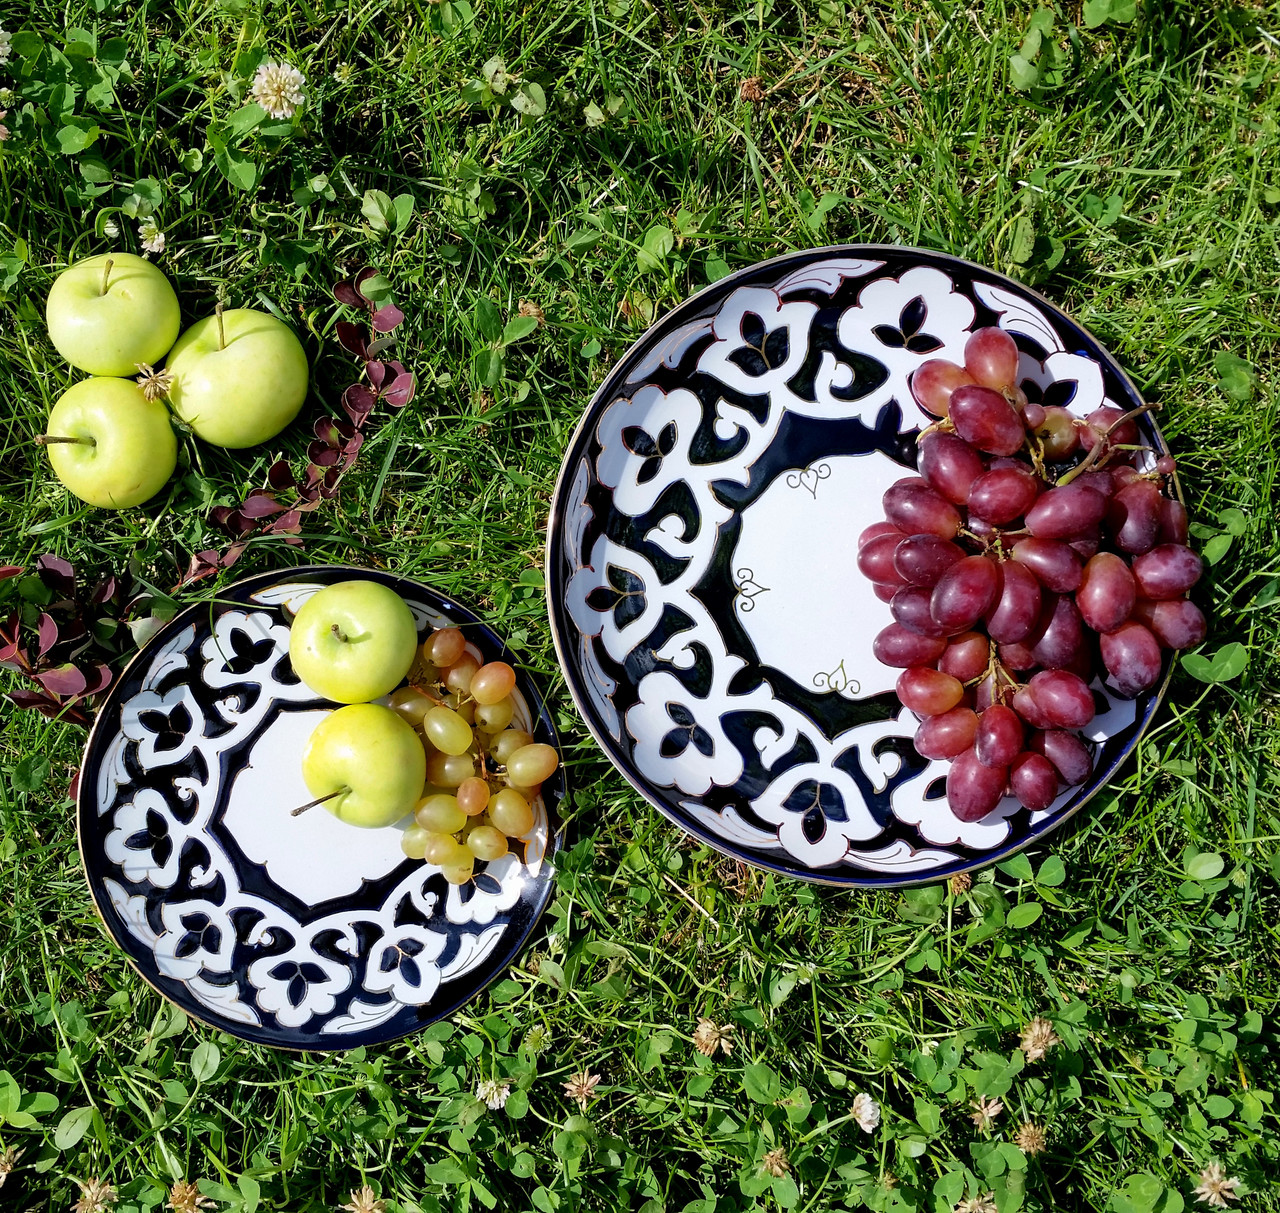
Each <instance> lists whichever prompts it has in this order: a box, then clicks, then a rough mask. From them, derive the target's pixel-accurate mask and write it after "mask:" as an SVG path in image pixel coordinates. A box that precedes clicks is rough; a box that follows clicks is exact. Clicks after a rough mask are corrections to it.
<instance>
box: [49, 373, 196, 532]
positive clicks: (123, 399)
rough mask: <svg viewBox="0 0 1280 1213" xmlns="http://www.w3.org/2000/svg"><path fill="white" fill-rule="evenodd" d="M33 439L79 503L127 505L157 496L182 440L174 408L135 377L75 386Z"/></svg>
mask: <svg viewBox="0 0 1280 1213" xmlns="http://www.w3.org/2000/svg"><path fill="white" fill-rule="evenodd" d="M46 430H47V432H46V433H44V434H42V435H40V437H39V438H38V439H37V440H36V441H37V442H39V443H41V444H42V445H43V446H44V448H45V449H46V450H47V451H48V452H49V462H50V463H51V464H52V465H53V471H54V475H56V476H57V477H58V479H59V480H60V481H61V482H62V483H63V484H64V485H65V486H66V487H67V488H68V489H70V490H71V492H73V493H74V494H75V495H76V496H77V497H79V498H80V499H81V500H82V501H87V502H88V503H89V504H90V505H98V506H102V507H103V508H105V509H112V510H122V509H125V508H127V507H128V506H133V505H141V504H142V502H144V501H146V500H148V499H149V498H151V497H154V496H155V495H156V494H157V493H158V492H159V491H160V489H161V488H162V487H163V486H164V483H165V481H166V480H168V479H169V477H170V476H171V475H173V469H174V467H175V466H176V465H177V462H178V442H177V439H176V438H175V437H174V434H173V426H172V425H170V424H169V411H168V409H166V408H165V407H164V405H163V404H162V403H161V402H160V401H159V400H148V399H147V397H146V395H145V394H144V393H143V391H142V389H141V388H140V387H139V386H138V385H137V384H136V383H135V382H134V381H133V380H132V379H111V378H107V377H103V376H99V377H95V378H93V379H84V380H81V382H79V383H76V384H73V385H72V386H71V387H69V388H68V389H67V390H66V391H65V392H63V394H62V395H61V396H60V397H59V398H58V401H57V403H56V404H55V405H54V406H53V409H52V410H51V411H50V413H49V421H48V423H47V426H46Z"/></svg>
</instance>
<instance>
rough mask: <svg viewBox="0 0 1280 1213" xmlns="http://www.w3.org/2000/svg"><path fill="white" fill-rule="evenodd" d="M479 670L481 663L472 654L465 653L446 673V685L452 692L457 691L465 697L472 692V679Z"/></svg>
mask: <svg viewBox="0 0 1280 1213" xmlns="http://www.w3.org/2000/svg"><path fill="white" fill-rule="evenodd" d="M479 668H480V663H479V662H478V661H477V660H476V659H475V658H474V657H472V656H471V654H470V653H463V654H462V656H461V657H459V658H458V660H457V661H455V662H454V663H453V665H451V666H450V667H449V668H448V669H447V670H446V671H445V674H444V685H445V686H447V687H448V688H449V690H451V691H457V692H458V694H459V695H465V694H467V693H468V692H469V691H470V690H471V679H472V678H474V677H475V673H476V671H477V670H478V669H479Z"/></svg>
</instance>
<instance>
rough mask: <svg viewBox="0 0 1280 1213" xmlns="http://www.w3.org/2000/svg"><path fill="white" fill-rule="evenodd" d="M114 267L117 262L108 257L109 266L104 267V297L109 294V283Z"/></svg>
mask: <svg viewBox="0 0 1280 1213" xmlns="http://www.w3.org/2000/svg"><path fill="white" fill-rule="evenodd" d="M113 265H115V262H114V261H113V260H112V259H111V258H110V257H108V258H107V264H106V265H104V266H103V267H102V293H103V294H104V295H105V294H106V293H107V281H108V279H109V278H110V277H111V267H112V266H113Z"/></svg>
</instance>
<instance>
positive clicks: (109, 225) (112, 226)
mask: <svg viewBox="0 0 1280 1213" xmlns="http://www.w3.org/2000/svg"><path fill="white" fill-rule="evenodd" d="M102 234H103V235H104V236H110V237H111V239H112V240H114V239H115V238H116V237H117V236H118V235H120V225H119V224H118V223H117V222H116V221H115V220H114V219H106V220H104V221H103V224H102Z"/></svg>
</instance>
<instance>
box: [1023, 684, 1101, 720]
mask: <svg viewBox="0 0 1280 1213" xmlns="http://www.w3.org/2000/svg"><path fill="white" fill-rule="evenodd" d="M1027 686H1028V687H1029V688H1030V690H1031V694H1032V696H1033V697H1034V698H1035V701H1036V706H1037V707H1038V708H1039V709H1040V711H1041V712H1042V713H1043V714H1044V718H1045V719H1046V720H1047V721H1048V722H1049V724H1050V726H1051V727H1053V728H1057V729H1082V728H1084V726H1085V725H1087V724H1088V723H1089V721H1091V720H1092V719H1093V716H1094V705H1093V692H1092V691H1091V690H1089V686H1088V683H1086V682H1085V681H1084V679H1083V678H1081V677H1080V676H1079V675H1078V674H1073V673H1071V671H1070V670H1042V671H1041V672H1040V673H1039V674H1037V675H1035V677H1034V678H1032V679H1031V681H1030V682H1029V683H1027Z"/></svg>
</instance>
